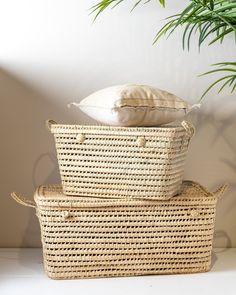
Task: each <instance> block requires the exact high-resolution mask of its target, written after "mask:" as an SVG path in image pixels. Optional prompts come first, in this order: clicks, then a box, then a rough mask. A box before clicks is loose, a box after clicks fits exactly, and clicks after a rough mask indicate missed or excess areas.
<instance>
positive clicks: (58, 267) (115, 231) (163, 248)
mask: <svg viewBox="0 0 236 295" xmlns="http://www.w3.org/2000/svg"><path fill="white" fill-rule="evenodd" d="M223 190H224V187H221V188H220V189H219V190H218V191H217V192H215V193H209V192H207V191H206V190H205V189H204V188H202V187H201V186H200V185H198V184H195V183H192V182H184V183H183V185H182V193H181V195H179V196H175V197H173V198H172V199H170V200H166V201H153V200H138V199H123V200H122V199H97V198H86V197H68V196H65V195H63V194H62V190H61V186H41V187H39V189H38V190H37V191H36V194H35V202H36V205H37V208H36V211H37V216H38V218H39V222H40V226H41V235H42V244H43V254H44V266H45V270H46V272H47V274H48V276H49V277H51V278H53V279H72V278H87V277H108V276H132V275H147V274H174V273H193V272H204V271H207V270H209V268H210V263H211V250H212V239H213V232H214V224H215V212H216V203H217V198H218V197H219V195H220V194H221V193H222V192H223ZM12 196H13V197H14V198H15V199H16V201H18V202H19V197H16V195H12ZM23 202H25V205H26V206H32V204H31V202H26V201H23ZM20 203H22V201H20Z"/></svg>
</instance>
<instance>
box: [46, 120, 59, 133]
mask: <svg viewBox="0 0 236 295" xmlns="http://www.w3.org/2000/svg"><path fill="white" fill-rule="evenodd" d="M55 124H57V122H56V121H54V120H47V121H46V127H47V129H48V130H49V131H51V127H52V125H55Z"/></svg>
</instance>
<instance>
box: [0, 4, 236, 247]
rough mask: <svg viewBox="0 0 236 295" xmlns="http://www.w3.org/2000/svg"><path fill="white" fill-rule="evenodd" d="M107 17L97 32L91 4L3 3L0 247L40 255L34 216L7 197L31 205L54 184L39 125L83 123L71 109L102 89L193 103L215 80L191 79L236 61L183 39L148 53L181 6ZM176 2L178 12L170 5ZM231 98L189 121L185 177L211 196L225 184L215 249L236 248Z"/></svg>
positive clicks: (230, 49) (223, 50)
mask: <svg viewBox="0 0 236 295" xmlns="http://www.w3.org/2000/svg"><path fill="white" fill-rule="evenodd" d="M127 2H128V3H127V4H125V5H124V4H123V5H120V6H119V7H117V8H116V9H114V10H112V11H107V12H105V13H104V14H103V15H102V16H101V17H100V18H99V19H98V20H97V21H96V22H95V23H94V24H92V16H89V11H88V9H89V7H91V5H92V4H94V3H96V1H86V0H84V1H78V0H77V1H75V0H70V1H66V0H40V1H32V0H21V1H17V0H8V1H4V2H3V1H2V2H1V11H0V36H1V39H0V42H1V44H0V63H1V65H0V98H1V107H0V120H1V122H0V134H1V153H0V163H1V165H0V169H1V186H0V190H1V197H0V202H1V204H0V210H1V214H0V232H1V235H0V246H2V247H18V246H39V245H40V238H39V226H38V221H37V219H36V216H35V214H34V211H33V210H30V209H28V208H24V207H21V206H18V205H17V204H16V203H14V201H12V200H11V199H10V197H9V193H10V192H11V191H12V190H17V191H19V192H22V193H24V194H25V195H27V196H29V197H30V198H32V194H33V191H34V190H35V188H36V186H37V185H39V184H41V183H53V182H59V173H58V167H57V162H56V158H55V150H54V145H53V144H54V143H53V139H52V136H51V135H50V134H49V132H47V131H46V129H45V127H44V121H45V120H46V119H47V118H53V119H55V120H57V121H59V122H78V123H88V122H91V121H89V120H88V119H87V118H86V117H85V115H82V114H81V113H79V112H77V111H75V110H74V109H67V108H66V104H67V103H68V102H70V101H72V100H75V99H77V100H80V99H82V98H83V97H84V96H86V95H88V94H90V93H91V92H93V91H95V90H98V89H100V88H103V87H106V86H110V85H113V84H120V83H129V82H130V83H132V82H134V83H146V84H150V85H154V86H158V87H160V88H163V89H166V90H169V91H171V92H173V93H175V94H177V95H179V96H181V97H183V98H185V99H187V100H188V101H189V102H196V101H197V99H198V98H199V96H200V95H201V93H202V92H203V90H204V89H205V88H206V86H207V85H208V84H209V82H210V81H212V77H205V78H203V77H201V78H198V77H197V75H198V74H200V73H202V72H204V71H206V70H207V69H208V67H209V64H212V63H215V62H219V61H224V60H229V61H230V60H232V61H233V60H234V59H235V44H234V42H233V40H232V39H230V38H228V39H227V40H226V42H225V43H224V44H223V45H219V44H217V45H214V46H211V47H207V46H205V47H203V48H202V50H201V54H199V52H198V49H197V46H196V42H195V43H193V46H192V50H191V51H190V52H183V51H182V48H181V40H180V39H181V33H180V32H179V33H178V34H176V35H175V36H173V37H171V38H170V39H168V40H167V41H166V40H162V41H161V42H160V43H159V44H158V45H156V46H152V41H153V37H154V35H155V33H156V31H157V30H158V28H160V26H161V24H163V22H162V21H161V19H163V18H165V17H166V16H168V15H170V14H174V13H176V12H178V11H179V10H180V9H181V7H183V6H184V5H185V4H186V3H187V1H183V0H181V1H178V4H176V3H177V1H171V0H169V1H167V2H169V3H168V5H167V7H166V8H165V9H163V8H161V7H160V6H159V5H158V4H157V1H152V2H151V3H149V4H147V5H145V6H140V7H139V8H137V9H136V10H135V11H134V12H133V13H130V8H131V6H132V3H133V1H127ZM173 2H175V4H173ZM235 113H236V98H235V95H234V96H232V95H231V96H229V95H227V92H226V93H223V94H221V95H219V96H218V97H216V96H215V95H214V94H212V95H209V96H208V97H207V99H206V100H205V102H204V104H203V107H202V109H201V110H200V111H199V112H196V113H195V114H192V115H191V118H190V119H191V120H192V122H195V124H196V129H197V133H196V136H195V138H194V140H193V141H192V144H191V147H190V150H189V154H188V158H187V164H186V173H185V174H186V178H188V179H193V180H196V181H199V182H201V183H202V184H203V185H205V186H207V187H208V188H209V189H211V190H212V189H215V188H217V186H218V185H220V184H222V183H224V182H228V183H230V184H231V188H230V189H229V191H228V193H227V194H226V195H225V197H224V198H223V199H222V200H221V201H220V203H219V205H218V214H217V224H216V237H215V245H216V246H236V214H235V213H236V201H235V200H236V196H235V188H236V137H235V127H236V116H235Z"/></svg>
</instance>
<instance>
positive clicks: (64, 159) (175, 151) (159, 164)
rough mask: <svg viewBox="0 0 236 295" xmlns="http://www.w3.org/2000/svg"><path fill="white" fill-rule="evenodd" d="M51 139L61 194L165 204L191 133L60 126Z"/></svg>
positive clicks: (186, 128)
mask: <svg viewBox="0 0 236 295" xmlns="http://www.w3.org/2000/svg"><path fill="white" fill-rule="evenodd" d="M47 125H48V128H49V129H50V130H51V132H52V133H53V134H54V137H55V143H56V149H57V157H58V162H59V169H60V174H61V180H62V186H63V192H64V193H65V194H66V195H80V196H95V197H105V198H106V197H108V196H109V197H110V198H117V197H122V198H123V197H127V198H128V197H130V198H135V197H136V198H143V199H159V200H163V199H169V198H171V197H172V196H174V195H176V194H177V193H178V192H179V189H180V186H181V183H182V178H183V170H184V164H185V158H186V153H187V150H188V145H189V141H190V138H191V137H192V135H193V133H194V128H193V127H192V125H191V124H190V123H187V122H186V121H183V122H182V125H181V126H166V127H159V128H140V127H139V128H132V127H131V128H126V127H109V126H81V125H64V124H63V125H60V124H56V123H55V122H54V121H51V120H49V121H47Z"/></svg>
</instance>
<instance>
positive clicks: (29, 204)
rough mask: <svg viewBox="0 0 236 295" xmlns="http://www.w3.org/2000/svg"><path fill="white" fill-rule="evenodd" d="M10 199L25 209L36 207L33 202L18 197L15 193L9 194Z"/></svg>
mask: <svg viewBox="0 0 236 295" xmlns="http://www.w3.org/2000/svg"><path fill="white" fill-rule="evenodd" d="M11 197H12V198H13V199H14V200H15V201H16V202H17V203H19V204H21V205H23V206H26V207H32V208H36V205H35V203H34V202H33V201H30V200H27V199H25V198H24V197H22V196H20V195H19V194H17V193H16V192H12V193H11Z"/></svg>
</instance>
